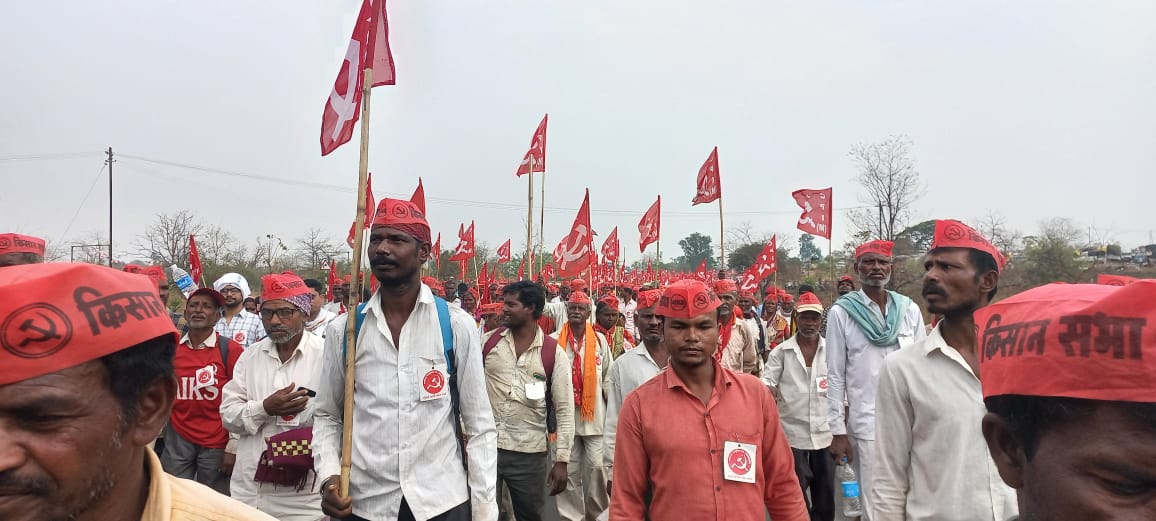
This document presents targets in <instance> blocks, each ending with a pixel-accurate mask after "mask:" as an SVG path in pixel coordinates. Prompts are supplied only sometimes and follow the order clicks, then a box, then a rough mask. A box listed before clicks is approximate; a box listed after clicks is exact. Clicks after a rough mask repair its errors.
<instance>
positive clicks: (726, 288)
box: [714, 279, 739, 295]
mask: <svg viewBox="0 0 1156 521" xmlns="http://www.w3.org/2000/svg"><path fill="white" fill-rule="evenodd" d="M738 291H739V286H738V284H735V281H733V280H731V279H719V280H718V281H716V282H715V283H714V292H715V293H717V294H720V295H721V294H723V293H737V292H738Z"/></svg>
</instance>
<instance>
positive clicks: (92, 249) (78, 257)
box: [46, 231, 108, 266]
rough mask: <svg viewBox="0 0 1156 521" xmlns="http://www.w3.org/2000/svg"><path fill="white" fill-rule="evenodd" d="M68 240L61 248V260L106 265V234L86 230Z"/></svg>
mask: <svg viewBox="0 0 1156 521" xmlns="http://www.w3.org/2000/svg"><path fill="white" fill-rule="evenodd" d="M68 242H69V244H67V245H65V246H64V248H62V250H61V253H63V255H62V256H61V260H64V259H66V258H67V259H68V260H71V261H73V262H86V263H88V264H104V265H106V266H107V265H108V235H105V234H104V233H103V232H96V231H93V232H88V233H86V234H84V235H81V236H79V237H75V238H73V239H72V240H71V241H68ZM74 246H75V247H74ZM46 260H47V259H46Z"/></svg>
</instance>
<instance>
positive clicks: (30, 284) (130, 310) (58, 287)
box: [0, 263, 177, 385]
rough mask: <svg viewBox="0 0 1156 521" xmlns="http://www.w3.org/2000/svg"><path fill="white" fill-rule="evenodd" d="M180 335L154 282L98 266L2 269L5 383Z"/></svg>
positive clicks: (0, 375) (0, 352)
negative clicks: (157, 339)
mask: <svg viewBox="0 0 1156 521" xmlns="http://www.w3.org/2000/svg"><path fill="white" fill-rule="evenodd" d="M162 335H172V336H173V341H174V342H175V341H176V335H177V333H176V330H175V329H174V328H173V321H172V319H171V318H169V313H168V309H166V308H165V306H164V304H163V303H161V301H160V300H159V299H158V298H157V287H156V285H155V284H153V283H152V281H151V280H149V279H147V278H144V277H139V276H136V275H133V274H129V273H124V272H120V271H117V270H114V269H111V268H107V267H103V266H96V265H93V264H80V263H77V264H71V263H69V264H64V263H59V264H27V265H21V266H9V267H7V268H4V269H2V270H0V368H3V369H2V370H0V385H7V384H10V383H14V382H20V381H23V380H28V379H30V378H35V377H37V376H42V375H46V374H49V373H54V372H56V371H60V370H62V369H66V368H69V367H73V366H76V365H80V364H83V363H85V362H89V361H92V360H96V359H98V358H100V357H102V356H105V355H108V354H111V353H115V352H117V351H120V350H122V349H127V348H129V347H132V346H134V345H136V344H139V343H141V342H144V341H146V340H150V339H153V338H156V337H158V336H162Z"/></svg>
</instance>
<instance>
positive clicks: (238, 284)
mask: <svg viewBox="0 0 1156 521" xmlns="http://www.w3.org/2000/svg"><path fill="white" fill-rule="evenodd" d="M225 286H233V287H235V288H237V289H239V290H241V300H244V299H247V298H249V281H247V280H245V277H243V276H241V274H240V273H226V274H224V275H221V278H219V279H217V281H216V282H214V283H213V289H215V290H217V291H218V292H219V291H221V290H223V289H225Z"/></svg>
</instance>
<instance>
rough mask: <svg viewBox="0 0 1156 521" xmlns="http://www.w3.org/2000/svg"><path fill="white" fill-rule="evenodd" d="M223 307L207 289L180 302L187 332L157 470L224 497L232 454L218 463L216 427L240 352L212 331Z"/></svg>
mask: <svg viewBox="0 0 1156 521" xmlns="http://www.w3.org/2000/svg"><path fill="white" fill-rule="evenodd" d="M224 307H225V297H224V296H223V295H221V294H220V293H218V292H217V291H216V290H214V289H212V288H201V289H198V290H197V291H194V292H193V294H192V295H189V301H188V303H186V304H185V321H186V322H188V325H189V331H188V333H185V335H184V336H183V337H181V341H180V345H178V346H177V352H176V355H175V356H174V357H173V370H174V372H175V373H176V376H177V395H176V399H175V400H174V401H173V412H172V416H171V417H170V418H169V426H168V428H167V429H165V450H164V453H163V454H162V455H161V467H163V468H164V469H165V472H168V473H169V474H172V475H174V476H176V477H178V478H186V479H195V480H196V481H198V482H200V483H202V484H205V485H208V486H210V487H213V488H214V489H216V490H217V491H218V492H221V493H228V490H229V474H230V473H231V470H232V460H233V459H234V456H233V455H232V454H230V455H229V456H230V457H229V460H230V461H228V462H227V463H226V462H225V461H224V460H225V446H226V445H227V444H228V443H229V433H228V432H227V431H225V427H224V426H223V425H222V424H221V411H220V409H221V388H222V387H224V386H225V384H226V383H228V381H229V380H230V378H231V377H232V375H233V366H234V365H235V364H236V363H237V358H239V357H240V356H241V350H242V348H241V345H240V344H238V343H236V342H234V341H232V340H231V339H229V338H227V337H223V336H219V335H217V333H216V332H215V331H214V330H213V328H214V326H216V325H217V321H218V320H220V318H221V310H222V309H223V308H224Z"/></svg>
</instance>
